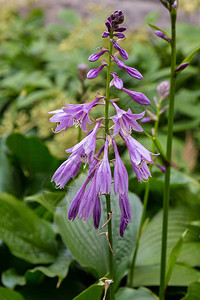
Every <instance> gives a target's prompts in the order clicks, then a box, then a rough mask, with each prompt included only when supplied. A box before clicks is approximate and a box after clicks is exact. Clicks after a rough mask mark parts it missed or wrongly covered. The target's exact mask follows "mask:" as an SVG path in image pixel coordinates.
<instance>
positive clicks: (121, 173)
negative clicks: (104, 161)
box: [112, 138, 128, 195]
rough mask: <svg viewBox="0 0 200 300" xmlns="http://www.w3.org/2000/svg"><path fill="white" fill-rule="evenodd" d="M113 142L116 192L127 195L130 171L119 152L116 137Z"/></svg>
mask: <svg viewBox="0 0 200 300" xmlns="http://www.w3.org/2000/svg"><path fill="white" fill-rule="evenodd" d="M112 142H113V148H114V152H115V168H114V192H115V195H117V194H120V195H125V194H127V193H128V173H127V170H126V168H125V166H124V164H123V162H122V160H121V158H120V156H119V152H118V150H117V145H116V142H115V140H114V138H113V139H112Z"/></svg>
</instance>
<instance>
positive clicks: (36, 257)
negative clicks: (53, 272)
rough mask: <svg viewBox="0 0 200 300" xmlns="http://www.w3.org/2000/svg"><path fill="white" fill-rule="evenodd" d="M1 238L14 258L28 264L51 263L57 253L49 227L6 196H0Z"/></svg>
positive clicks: (11, 197) (48, 224) (10, 197)
mask: <svg viewBox="0 0 200 300" xmlns="http://www.w3.org/2000/svg"><path fill="white" fill-rule="evenodd" d="M0 238H2V240H3V241H4V242H5V243H6V244H7V246H8V247H9V249H10V251H11V253H12V254H13V255H15V256H17V257H19V258H21V259H24V260H26V261H28V262H31V263H50V262H52V261H54V259H55V257H56V254H57V244H56V240H55V233H54V232H53V229H52V226H51V224H50V223H48V222H47V221H44V220H42V219H40V218H39V217H37V216H36V215H35V214H34V212H33V211H32V210H30V209H29V208H28V207H26V206H25V205H24V204H23V203H22V202H20V201H18V200H17V199H15V198H14V197H13V196H11V195H9V194H0Z"/></svg>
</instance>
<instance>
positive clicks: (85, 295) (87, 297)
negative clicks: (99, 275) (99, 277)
mask: <svg viewBox="0 0 200 300" xmlns="http://www.w3.org/2000/svg"><path fill="white" fill-rule="evenodd" d="M104 289H105V287H104V286H103V285H102V284H93V285H91V286H90V287H89V288H88V289H87V290H85V291H83V292H82V293H81V294H79V295H78V296H77V297H75V298H74V299H73V300H94V299H95V300H101V295H102V294H103V290H104Z"/></svg>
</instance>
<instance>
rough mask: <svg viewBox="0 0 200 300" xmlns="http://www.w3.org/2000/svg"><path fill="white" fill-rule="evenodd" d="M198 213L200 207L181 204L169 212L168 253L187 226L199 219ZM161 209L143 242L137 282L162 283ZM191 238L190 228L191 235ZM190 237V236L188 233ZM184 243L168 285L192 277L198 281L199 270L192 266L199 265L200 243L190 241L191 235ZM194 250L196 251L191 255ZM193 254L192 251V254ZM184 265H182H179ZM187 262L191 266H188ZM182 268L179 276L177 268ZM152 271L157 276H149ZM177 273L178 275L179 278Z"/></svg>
mask: <svg viewBox="0 0 200 300" xmlns="http://www.w3.org/2000/svg"><path fill="white" fill-rule="evenodd" d="M198 215H199V208H198V206H194V207H191V206H189V205H188V206H187V205H185V206H184V207H183V206H179V207H176V208H173V209H170V211H169V226H168V244H167V246H168V247H167V256H168V257H169V253H170V251H171V250H172V248H173V247H174V245H175V244H176V242H177V240H178V239H179V237H180V236H181V234H182V233H183V232H184V231H185V230H186V228H188V226H189V223H190V222H191V221H192V220H196V219H197V216H198ZM161 224H162V212H159V213H158V214H157V215H156V216H155V217H154V218H153V219H152V220H151V221H150V222H149V224H148V225H147V227H146V229H145V231H144V233H143V235H142V237H141V241H140V246H139V250H138V257H137V261H136V266H137V267H136V270H135V281H134V283H135V285H159V270H158V269H159V264H160V251H161V250H160V249H161V230H162V227H161ZM187 235H189V237H190V229H189V231H188V234H187ZM186 237H187V236H186ZM189 237H188V239H187V240H186V241H185V242H184V243H183V246H182V250H181V252H180V255H179V256H178V259H177V263H176V265H175V269H174V271H173V273H172V277H171V280H170V281H169V285H187V284H189V283H190V282H192V281H191V280H193V281H194V280H197V279H198V278H199V276H200V272H198V271H196V270H194V269H192V268H190V266H194V265H195V266H199V264H200V259H199V251H200V243H199V242H196V243H195V242H193V240H191V241H190V238H189ZM191 249H192V250H193V252H192V253H193V255H192V258H191V259H189V256H190V257H191ZM189 253H190V254H189ZM180 264H181V265H180ZM187 264H188V265H187ZM179 269H182V270H180V275H179V276H177V274H178V272H179V271H177V270H179ZM150 272H153V273H154V274H155V276H153V275H152V276H149V274H150ZM176 276H177V277H176Z"/></svg>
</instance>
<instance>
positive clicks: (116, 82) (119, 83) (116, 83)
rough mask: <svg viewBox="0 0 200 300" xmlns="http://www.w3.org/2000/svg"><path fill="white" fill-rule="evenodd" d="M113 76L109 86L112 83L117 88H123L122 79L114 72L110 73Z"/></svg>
mask: <svg viewBox="0 0 200 300" xmlns="http://www.w3.org/2000/svg"><path fill="white" fill-rule="evenodd" d="M111 74H112V76H113V80H111V82H110V87H112V86H113V85H114V87H115V88H116V89H118V90H121V89H122V88H123V81H122V80H121V79H120V78H119V77H118V76H117V74H116V73H114V72H112V73H111Z"/></svg>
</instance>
